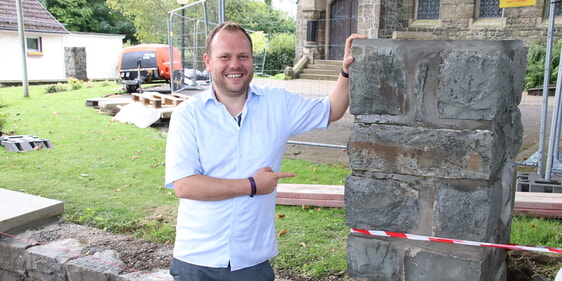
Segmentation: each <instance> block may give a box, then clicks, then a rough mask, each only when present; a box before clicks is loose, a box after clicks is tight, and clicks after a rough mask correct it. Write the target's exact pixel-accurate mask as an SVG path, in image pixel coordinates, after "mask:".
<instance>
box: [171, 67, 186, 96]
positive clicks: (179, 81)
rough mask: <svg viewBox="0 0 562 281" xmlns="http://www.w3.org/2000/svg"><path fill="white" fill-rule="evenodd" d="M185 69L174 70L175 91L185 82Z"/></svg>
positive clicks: (173, 84)
mask: <svg viewBox="0 0 562 281" xmlns="http://www.w3.org/2000/svg"><path fill="white" fill-rule="evenodd" d="M182 80H183V71H181V70H176V71H174V74H173V75H172V83H171V84H172V89H173V90H174V91H177V90H179V89H181V88H182V84H183V81H182Z"/></svg>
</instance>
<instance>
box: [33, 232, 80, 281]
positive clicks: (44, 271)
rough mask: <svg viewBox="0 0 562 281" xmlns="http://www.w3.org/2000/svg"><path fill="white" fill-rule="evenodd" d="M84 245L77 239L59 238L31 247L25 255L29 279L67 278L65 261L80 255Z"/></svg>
mask: <svg viewBox="0 0 562 281" xmlns="http://www.w3.org/2000/svg"><path fill="white" fill-rule="evenodd" d="M81 248H82V245H81V244H80V242H78V241H77V240H75V239H64V240H57V241H54V242H52V243H49V244H46V245H41V246H36V247H32V248H29V249H28V250H27V251H26V252H25V255H24V259H25V265H26V268H27V274H28V277H29V280H32V281H39V280H40V281H60V280H66V272H65V270H64V263H66V262H67V261H69V260H70V259H73V258H76V257H79V256H80V254H79V253H80V250H81Z"/></svg>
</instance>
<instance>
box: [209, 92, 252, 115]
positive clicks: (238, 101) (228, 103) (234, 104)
mask: <svg viewBox="0 0 562 281" xmlns="http://www.w3.org/2000/svg"><path fill="white" fill-rule="evenodd" d="M215 97H216V98H217V100H218V101H219V102H220V103H222V104H224V106H225V107H226V110H228V112H229V113H230V114H231V115H232V116H237V115H238V114H240V112H242V109H243V108H244V104H245V103H246V99H247V98H248V91H246V93H245V94H241V95H232V96H230V95H223V94H221V93H218V92H217V91H216V90H215Z"/></svg>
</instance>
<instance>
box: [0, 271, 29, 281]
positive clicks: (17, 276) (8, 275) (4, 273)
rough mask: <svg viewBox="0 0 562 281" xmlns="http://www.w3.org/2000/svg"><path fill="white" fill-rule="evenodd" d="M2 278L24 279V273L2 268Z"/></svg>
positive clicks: (17, 280)
mask: <svg viewBox="0 0 562 281" xmlns="http://www.w3.org/2000/svg"><path fill="white" fill-rule="evenodd" d="M0 280H2V281H24V280H25V279H24V275H21V274H18V273H14V272H10V271H6V270H2V269H0Z"/></svg>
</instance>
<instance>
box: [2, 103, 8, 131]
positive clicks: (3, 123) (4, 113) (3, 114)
mask: <svg viewBox="0 0 562 281" xmlns="http://www.w3.org/2000/svg"><path fill="white" fill-rule="evenodd" d="M6 106H7V104H6V103H5V102H4V100H2V97H0V130H2V127H4V126H5V125H6V124H7V123H8V113H6V112H3V111H2V108H4V107H6Z"/></svg>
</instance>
